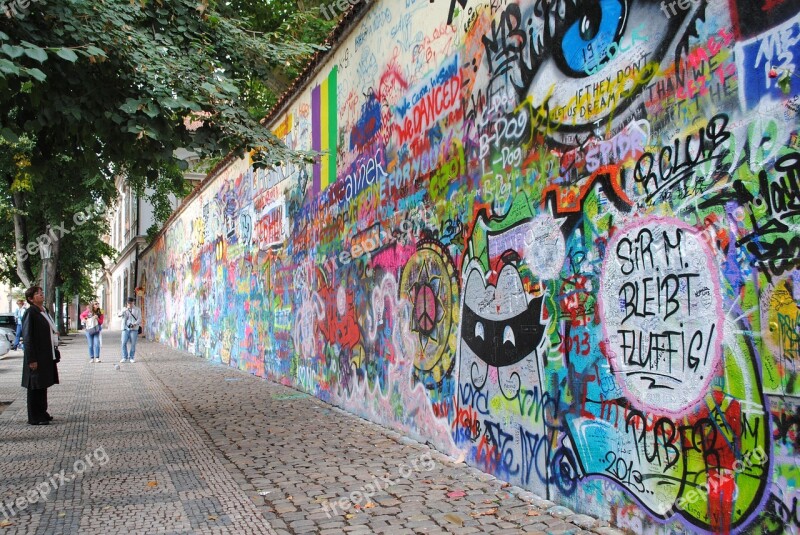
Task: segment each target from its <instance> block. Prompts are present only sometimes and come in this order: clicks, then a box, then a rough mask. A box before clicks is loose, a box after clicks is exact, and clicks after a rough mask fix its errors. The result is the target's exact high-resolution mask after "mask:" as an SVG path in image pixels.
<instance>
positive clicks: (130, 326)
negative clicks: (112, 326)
mask: <svg viewBox="0 0 800 535" xmlns="http://www.w3.org/2000/svg"><path fill="white" fill-rule="evenodd" d="M135 302H136V299H134V298H133V297H129V298H128V304H127V305H126V307H125V310H123V311H122V312H120V314H119V317H120V318H122V359H121V360H120V362H136V359H135V355H136V340H138V339H139V326H140V325H141V324H142V311H141V310H139V307H137V306H136V305H134V303H135ZM128 343H130V346H131V347H130V352H128Z"/></svg>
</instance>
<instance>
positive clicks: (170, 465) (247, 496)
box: [0, 333, 618, 534]
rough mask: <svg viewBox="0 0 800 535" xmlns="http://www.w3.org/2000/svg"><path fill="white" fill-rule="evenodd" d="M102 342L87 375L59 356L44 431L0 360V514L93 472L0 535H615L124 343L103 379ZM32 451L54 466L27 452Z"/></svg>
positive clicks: (272, 393) (369, 427)
mask: <svg viewBox="0 0 800 535" xmlns="http://www.w3.org/2000/svg"><path fill="white" fill-rule="evenodd" d="M105 337H106V341H105V347H104V349H103V355H104V360H103V362H102V363H100V364H89V362H88V358H87V357H86V342H85V340H84V339H83V338H82V337H74V338H73V339H72V341H71V343H70V344H69V345H68V346H67V347H66V349H65V351H64V352H63V353H64V359H63V361H62V364H61V365H60V368H59V370H60V372H61V377H62V381H61V382H62V384H61V385H58V386H55V387H53V388H52V389H50V391H49V392H50V396H49V401H50V406H51V410H50V412H51V414H53V416H54V417H55V418H56V420H55V422H54V424H55V425H52V426H47V427H34V426H28V425H27V424H26V412H25V396H24V394H25V391H24V390H23V389H21V388H19V376H20V373H19V371H20V370H19V368H20V366H21V358H20V357H19V356H17V355H16V354H15V353H11V354H10V355H9V356H7V357H6V358H4V359H3V360H0V403H2V402H4V401H13V403H12V404H11V405H10V406H8V407H7V408H6V410H5V411H4V412H2V413H0V440H2V443H3V445H4V448H3V456H2V458H0V470H2V474H3V479H2V481H0V500H2V503H4V504H7V503H11V502H13V501H14V500H16V499H18V497H25V496H27V495H28V493H29V491H31V490H34V489H36V488H37V485H41V484H42V482H44V481H49V480H50V479H49V475H52V474H56V473H58V472H59V471H60V470H62V469H65V470H66V473H67V474H68V475H69V474H70V473H71V472H75V468H76V466H75V463H76V461H77V460H78V459H84V460H85V459H86V458H87V455H90V456H91V457H90V459H89V460H91V461H93V464H94V466H92V467H87V468H86V469H85V470H82V472H83V473H82V474H79V475H78V474H76V477H75V479H74V480H72V481H69V482H67V483H63V484H61V485H59V486H58V488H57V489H56V490H54V491H53V492H52V493H50V494H49V495H48V500H47V501H46V502H43V503H42V502H41V500H40V501H39V502H38V503H34V504H32V505H29V506H27V508H26V509H25V510H23V511H20V512H17V513H16V514H13V515H9V516H8V519H5V517H4V516H3V511H2V510H0V525H3V524H6V525H5V527H4V529H0V534H2V533H56V532H57V533H79V532H80V533H110V532H118V531H122V530H125V531H129V532H132V533H279V534H287V533H291V534H300V533H321V534H333V533H353V534H360V533H364V534H366V533H387V534H404V533H408V534H411V533H552V534H559V533H573V534H587V533H599V534H612V533H618V532H617V531H616V530H612V529H610V528H608V527H607V526H606V525H605V524H603V523H601V522H597V521H595V520H594V519H592V518H590V517H587V516H584V515H575V514H573V513H572V512H571V511H570V510H568V509H566V508H563V507H558V506H555V505H554V504H553V503H551V502H548V501H545V500H542V499H540V498H537V497H536V496H534V495H533V494H531V493H528V492H525V491H523V490H522V489H519V488H516V487H511V486H509V485H507V484H504V483H503V482H502V481H499V480H497V479H495V478H493V477H492V476H489V475H486V474H484V473H482V472H480V471H478V470H476V469H473V468H470V467H467V466H466V465H464V464H463V463H454V462H452V461H451V460H450V459H449V458H447V457H446V456H444V455H440V454H438V453H436V452H435V451H433V450H431V449H430V448H428V447H427V446H425V445H420V444H417V443H415V442H413V441H409V440H406V439H404V438H403V437H402V436H400V435H399V434H397V433H393V432H391V431H387V430H385V429H383V428H381V427H379V426H376V425H373V424H371V423H369V422H365V421H364V420H361V419H359V418H357V417H355V416H352V415H350V414H347V413H345V412H343V411H340V410H339V409H336V408H333V407H331V406H330V405H326V404H325V403H322V402H321V401H319V400H317V399H315V398H313V397H311V396H308V395H305V394H303V393H300V392H297V391H295V390H291V389H289V388H286V387H283V386H281V385H276V384H274V383H270V382H267V381H264V380H262V379H259V378H256V377H253V376H250V375H248V374H246V373H243V372H239V371H237V370H232V369H230V368H226V367H222V366H212V365H210V364H208V363H207V362H205V361H204V360H202V359H198V358H196V357H193V356H191V355H188V354H186V353H183V352H179V351H174V350H171V349H168V348H166V347H164V346H161V345H158V344H151V343H146V342H140V344H139V347H138V348H137V358H136V363H135V364H120V369H119V370H116V369H115V368H114V366H115V364H116V362H117V360H119V358H118V357H119V355H118V353H119V351H118V349H117V348H118V339H119V334H118V333H105ZM106 355H107V356H106ZM113 357H117V358H113ZM43 449H46V450H48V451H52V452H54V453H53V454H52V455H51V456H50V457H42V456H41V455H34V454H32V453H31V452H32V451H42V450H43ZM99 449H102V451H103V452H104V453H105V454H106V455H107V462H106V463H104V464H103V465H100V461H101V460H102V458H103V457H102V456H98V455H97V452H98V451H100V450H99ZM81 468H82V467H81ZM56 483H58V482H56ZM23 501H24V500H23ZM270 525H271V527H270Z"/></svg>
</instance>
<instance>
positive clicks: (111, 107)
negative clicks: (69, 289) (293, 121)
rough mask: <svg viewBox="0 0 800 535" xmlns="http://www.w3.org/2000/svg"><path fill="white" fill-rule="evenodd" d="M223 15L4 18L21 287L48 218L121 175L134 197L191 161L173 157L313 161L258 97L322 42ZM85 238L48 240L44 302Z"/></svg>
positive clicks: (1, 108)
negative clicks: (180, 153) (65, 254)
mask: <svg viewBox="0 0 800 535" xmlns="http://www.w3.org/2000/svg"><path fill="white" fill-rule="evenodd" d="M222 8H227V4H225V5H222V4H220V5H218V4H217V3H216V2H213V1H207V0H169V1H166V0H164V1H160V0H155V1H152V0H151V1H148V0H140V1H135V2H132V1H129V0H106V1H97V0H48V1H47V2H45V3H40V2H36V3H31V4H30V8H29V9H30V10H29V11H28V12H27V13H24V14H20V15H18V16H14V17H5V18H3V17H0V134H1V135H2V136H3V137H4V138H5V139H6V140H7V142H8V143H9V144H8V145H7V146H6V147H5V150H6V151H7V154H6V157H5V158H3V157H0V165H3V167H1V168H0V173H2V174H3V175H4V176H5V180H3V181H0V184H3V185H4V186H6V187H7V189H6V191H5V201H6V202H7V203H8V206H6V207H5V208H4V209H5V212H6V218H7V223H11V224H13V227H14V236H15V245H16V247H15V248H14V249H13V250H15V251H16V254H15V255H14V256H15V258H14V262H13V264H15V265H16V276H17V278H18V279H19V280H20V281H21V282H22V283H23V284H25V285H30V284H32V283H33V282H34V280H35V279H37V280H41V279H42V277H41V271H39V276H38V277H34V276H33V275H34V273H35V272H36V271H37V266H41V261H40V259H39V260H38V261H34V260H33V258H32V257H34V256H35V255H33V254H25V253H26V252H27V244H28V243H30V242H31V239H33V240H34V243H35V238H36V237H39V236H42V235H43V234H45V233H46V232H47V224H48V223H51V224H52V222H61V221H67V220H70V219H71V218H72V217H73V216H74V214H75V213H76V211H77V210H79V209H82V208H83V207H85V206H86V205H88V204H91V203H92V202H97V201H98V200H100V199H105V198H107V197H108V189H109V187H111V188H113V179H114V177H115V176H117V175H124V176H126V177H127V178H128V180H130V182H131V183H132V184H133V186H134V187H135V188H137V190H139V191H142V190H143V189H144V187H145V186H156V185H159V187H158V188H156V189H157V190H159V191H162V190H163V183H164V182H165V181H166V183H174V176H175V170H176V169H181V168H183V167H184V166H185V163H183V162H182V161H180V160H179V159H177V158H176V156H175V150H176V149H178V148H185V149H188V150H190V151H193V152H195V153H197V154H198V155H200V156H201V157H214V156H220V155H223V154H226V153H228V152H230V151H231V150H235V149H238V150H251V149H253V150H255V151H257V154H258V155H259V156H260V157H257V158H256V160H257V161H258V162H260V163H261V164H262V165H271V164H273V163H277V162H280V161H283V160H286V159H288V158H309V157H311V155H309V154H298V153H294V152H292V151H289V150H287V148H286V147H284V146H283V145H282V143H281V142H280V141H279V140H277V139H275V137H274V136H273V135H272V133H271V132H270V131H269V129H268V128H266V127H265V126H264V125H263V124H261V123H260V122H259V120H258V119H257V118H256V117H254V115H253V113H252V112H254V111H261V110H262V109H263V108H261V109H259V108H258V105H257V103H258V99H259V96H258V95H257V94H256V93H255V92H254V91H253V89H252V88H253V87H254V84H255V83H256V81H258V82H259V83H262V84H264V85H267V83H268V81H269V80H271V79H272V77H273V76H274V73H275V72H276V69H279V68H280V69H282V68H284V66H286V65H287V63H288V64H291V63H292V62H293V61H299V58H307V57H308V55H309V54H310V53H311V52H313V51H314V50H315V49H316V48H317V47H315V46H314V45H310V44H307V43H303V42H300V41H299V40H287V39H286V37H285V36H283V35H281V34H280V33H277V32H258V31H256V30H254V28H253V27H252V22H248V21H247V20H239V19H236V18H233V17H232V16H231V15H232V14H233V13H229V14H227V15H226V14H225V13H223V12H222V11H221V9H222ZM262 97H263V95H262ZM19 154H24V155H25V157H26V159H20V158H19V157H17V156H18V155H19ZM15 155H17V156H15ZM15 158H16V159H15ZM21 175H24V176H25V180H20V176H21ZM73 186H74V188H73ZM81 236H83V233H76V234H74V235H67V236H64V237H63V238H64V239H63V240H62V239H61V238H62V237H61V236H59V237H58V240H54V243H53V244H52V255H53V256H52V260H51V261H50V262H48V266H49V268H48V277H47V280H48V288H47V295H48V300H50V299H52V295H53V291H52V290H53V286H54V285H55V283H56V276H55V273H56V272H57V271H58V269H59V268H58V266H59V265H60V262H61V258H62V251H63V248H64V246H66V244H67V241H66V240H67V238H69V240H73V239H75V240H77V239H78V238H80V237H81ZM84 237H85V236H84ZM74 246H75V247H77V248H83V249H87V250H92V251H94V252H97V251H96V250H95V249H94V248H91V247H82V246H81V244H78V243H76V244H74ZM72 253H73V251H72V250H70V254H72ZM12 254H14V253H12ZM92 254H94V253H92ZM39 256H41V255H39ZM94 256H96V255H94ZM50 270H52V271H53V273H49V271H50Z"/></svg>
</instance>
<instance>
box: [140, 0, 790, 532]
mask: <svg viewBox="0 0 800 535" xmlns="http://www.w3.org/2000/svg"><path fill="white" fill-rule="evenodd" d="M799 71H800V14H798V6H797V3H796V2H793V1H791V0H724V1H723V0H709V1H705V0H691V1H689V0H665V1H660V2H659V1H658V0H591V1H589V0H586V1H584V0H531V1H519V2H514V1H510V0H484V1H480V0H450V1H449V2H448V1H446V0H424V1H423V0H405V1H403V2H398V1H388V0H384V1H378V2H373V3H371V4H370V7H369V9H368V11H367V12H366V14H365V15H364V17H363V18H361V19H360V20H359V22H358V24H357V26H356V28H355V30H354V31H353V32H352V33H351V34H349V36H348V37H347V38H345V39H344V40H343V42H342V43H341V44H340V45H339V46H338V47H337V48H336V50H335V51H333V52H332V53H331V55H330V59H329V60H327V62H326V63H325V64H324V65H323V67H322V69H321V71H320V72H319V74H318V75H317V76H316V78H314V79H313V80H312V81H311V83H309V84H308V85H307V86H306V87H305V88H304V89H302V90H301V91H300V93H299V94H298V96H297V98H296V99H295V100H294V101H292V104H290V106H289V108H288V110H287V111H286V112H285V113H284V114H283V115H281V116H280V117H278V118H277V119H276V120H275V122H274V124H273V128H274V130H275V132H276V134H277V135H279V136H280V137H281V138H282V139H284V140H285V141H286V143H287V144H288V145H289V146H291V147H295V148H298V149H314V150H317V151H319V152H320V153H321V154H322V157H321V158H320V159H319V161H318V162H317V163H316V164H315V165H308V166H302V165H286V166H284V167H281V168H278V169H270V170H261V169H254V168H253V167H252V166H250V164H249V161H248V160H237V161H233V162H231V163H229V164H228V165H227V166H225V167H224V168H223V169H222V170H221V171H219V172H218V173H216V174H215V175H213V176H212V177H210V178H209V180H208V181H207V183H206V185H205V187H204V189H203V190H202V191H201V192H200V194H199V195H197V196H195V197H193V198H192V200H191V202H188V203H187V204H186V205H185V206H184V207H182V209H181V211H180V212H179V214H178V215H177V216H176V217H175V218H174V220H173V221H172V222H171V223H170V224H169V226H168V227H167V228H166V229H165V230H164V232H163V233H162V234H161V235H160V237H159V238H158V239H157V241H156V242H155V243H154V245H153V246H151V248H150V249H149V250H148V251H147V253H146V256H145V259H144V263H145V269H146V273H147V289H146V310H147V325H146V330H147V334H148V337H150V338H154V339H155V340H158V341H160V342H163V343H166V344H169V345H171V346H174V347H178V348H182V349H186V350H189V351H191V352H193V353H195V354H197V355H200V356H202V357H204V358H206V359H209V360H211V361H214V362H219V363H222V364H224V365H229V366H233V367H237V368H239V369H242V370H247V371H248V372H250V373H253V374H256V375H258V376H261V377H264V378H268V379H271V380H274V381H280V382H282V383H284V384H287V385H291V386H293V387H296V388H298V389H302V390H303V391H306V392H309V393H312V394H314V395H315V396H318V397H319V398H321V399H323V400H326V401H328V402H330V403H333V404H336V405H338V406H341V407H343V408H345V409H346V410H348V411H351V412H353V413H355V414H358V415H360V416H363V417H365V418H368V419H370V420H372V421H375V422H378V423H380V424H382V425H385V426H388V427H391V428H393V429H396V430H398V431H400V432H402V433H405V434H407V435H408V436H411V437H414V438H417V439H420V440H424V441H428V442H430V443H431V444H433V445H434V446H435V447H436V448H438V449H440V450H442V451H444V452H447V453H448V454H452V455H464V457H465V459H466V461H467V462H468V463H470V464H472V465H474V466H476V467H479V468H480V469H481V470H484V471H486V472H488V473H491V474H494V475H496V476H498V477H500V478H502V479H505V480H507V481H509V482H511V483H514V484H517V485H521V486H523V487H525V488H528V489H531V490H532V491H534V492H536V493H538V494H540V495H542V496H544V497H547V498H549V499H551V500H554V501H556V502H558V503H561V504H564V505H567V506H569V507H571V508H573V509H576V510H578V511H581V512H585V513H589V514H592V515H596V516H599V517H601V518H603V519H605V520H608V521H610V522H611V523H612V524H613V525H615V526H617V527H619V528H621V529H627V530H630V531H633V532H636V533H656V532H658V533H667V532H669V533H682V532H686V533H695V532H698V531H704V532H714V533H741V532H747V533H782V532H792V533H796V532H798V530H799V529H800V511H798V498H800V493H798V491H797V481H798V478H800V468H799V467H798V459H800V397H799V396H800V375H798V371H799V370H800V232H798V231H799V230H800V137H798V134H799V132H798V126H799V125H800V121H799V120H798V113H800V72H799Z"/></svg>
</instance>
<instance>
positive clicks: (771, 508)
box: [765, 494, 800, 533]
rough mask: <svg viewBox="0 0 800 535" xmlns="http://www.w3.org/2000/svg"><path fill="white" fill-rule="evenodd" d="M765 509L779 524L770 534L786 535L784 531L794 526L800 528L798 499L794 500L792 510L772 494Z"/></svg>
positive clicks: (794, 498)
mask: <svg viewBox="0 0 800 535" xmlns="http://www.w3.org/2000/svg"><path fill="white" fill-rule="evenodd" d="M765 509H766V512H767V513H768V515H769V516H771V517H772V519H777V520H778V522H779V524H778V526H777V529H776V530H775V531H770V533H784V529H786V528H787V527H788V526H790V525H792V524H793V525H794V526H796V527H800V515H799V514H798V511H797V497H793V498H792V506H791V508H790V507H789V506H787V505H786V504H785V503H783V501H782V500H781V499H780V497H778V496H776V495H774V494H770V496H769V500H767V505H766V508H765Z"/></svg>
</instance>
